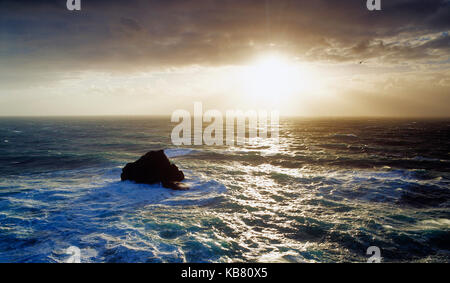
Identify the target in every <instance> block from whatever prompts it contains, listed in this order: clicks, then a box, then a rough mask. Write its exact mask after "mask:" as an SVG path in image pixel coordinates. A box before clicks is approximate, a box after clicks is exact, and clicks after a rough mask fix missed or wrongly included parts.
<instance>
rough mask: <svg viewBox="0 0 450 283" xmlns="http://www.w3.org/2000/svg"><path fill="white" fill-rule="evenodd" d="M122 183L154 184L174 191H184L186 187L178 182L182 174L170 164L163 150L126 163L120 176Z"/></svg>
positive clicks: (181, 178)
mask: <svg viewBox="0 0 450 283" xmlns="http://www.w3.org/2000/svg"><path fill="white" fill-rule="evenodd" d="M120 178H121V179H122V181H125V180H130V181H135V182H136V183H143V184H156V183H161V184H162V185H163V186H164V187H166V188H170V189H174V190H185V189H188V187H187V186H186V185H184V184H181V183H180V182H181V181H183V179H184V174H183V172H182V171H181V170H179V169H178V167H177V166H176V165H175V164H172V163H170V161H169V159H168V158H167V156H166V155H165V154H164V151H163V150H158V151H149V152H147V153H146V154H145V155H144V156H142V157H141V158H139V159H138V160H137V161H135V162H133V163H128V164H127V165H125V167H124V168H123V169H122V175H120Z"/></svg>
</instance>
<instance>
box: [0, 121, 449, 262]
mask: <svg viewBox="0 0 450 283" xmlns="http://www.w3.org/2000/svg"><path fill="white" fill-rule="evenodd" d="M173 126H174V124H171V123H169V118H33V119H32V118H14V119H13V118H1V119H0V261H1V262H62V261H65V260H66V259H67V257H68V255H67V254H66V253H65V251H66V249H67V248H68V247H70V246H76V247H79V248H80V250H81V261H82V262H236V261H239V262H241V261H243V262H336V261H337V262H365V261H366V260H367V258H368V256H367V255H366V250H367V248H368V247H369V246H378V247H379V248H380V249H381V255H382V257H383V260H384V261H388V262H392V261H393V262H401V261H407V262H411V261H420V262H449V261H450V254H449V249H450V213H449V212H450V210H449V207H450V202H449V200H450V190H449V179H450V174H449V169H450V158H449V154H450V144H449V143H450V141H449V135H450V121H449V120H382V119H372V120H371V119H359V120H358V119H322V120H320V119H282V120H281V125H280V143H279V144H273V143H271V142H270V141H264V140H262V141H260V142H259V143H258V146H235V147H226V146H223V147H212V146H192V147H175V146H173V145H172V144H171V143H170V132H171V130H172V128H173ZM160 148H164V149H166V154H167V155H168V156H170V157H171V159H172V161H173V162H174V163H176V164H177V165H178V166H179V167H180V168H181V169H182V170H183V171H184V172H185V175H186V178H187V180H186V182H188V183H190V186H191V190H189V191H171V190H168V189H164V188H162V187H160V186H158V185H153V186H148V185H139V184H134V183H131V182H120V173H121V168H122V167H123V166H124V165H125V164H126V163H127V162H131V161H134V160H136V159H137V158H139V157H140V156H141V155H142V154H144V153H145V152H147V151H149V150H154V149H160Z"/></svg>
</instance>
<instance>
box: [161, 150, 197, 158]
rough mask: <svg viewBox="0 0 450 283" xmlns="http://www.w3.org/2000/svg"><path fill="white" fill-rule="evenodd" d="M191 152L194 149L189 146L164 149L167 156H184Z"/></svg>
mask: <svg viewBox="0 0 450 283" xmlns="http://www.w3.org/2000/svg"><path fill="white" fill-rule="evenodd" d="M192 152H194V150H193V149H190V148H169V149H166V150H164V153H165V154H166V155H167V157H176V156H184V155H188V154H191V153H192Z"/></svg>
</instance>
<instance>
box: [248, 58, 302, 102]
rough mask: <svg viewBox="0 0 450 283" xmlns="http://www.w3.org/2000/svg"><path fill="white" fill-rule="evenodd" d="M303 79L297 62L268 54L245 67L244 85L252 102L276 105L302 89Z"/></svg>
mask: <svg viewBox="0 0 450 283" xmlns="http://www.w3.org/2000/svg"><path fill="white" fill-rule="evenodd" d="M305 79H306V75H305V72H304V70H302V68H301V66H300V65H299V64H298V63H297V62H295V61H294V60H289V59H288V57H285V56H282V55H280V54H268V55H263V56H260V57H258V58H257V59H256V60H254V61H253V62H252V63H251V64H249V65H248V66H247V67H246V71H245V74H244V85H245V91H246V92H247V95H248V96H250V98H251V99H252V100H255V101H258V102H267V103H271V104H278V103H279V102H282V101H287V100H289V98H290V97H291V96H293V95H295V94H297V93H299V92H300V91H301V90H302V89H304V86H305V85H306V84H307V81H306V80H305Z"/></svg>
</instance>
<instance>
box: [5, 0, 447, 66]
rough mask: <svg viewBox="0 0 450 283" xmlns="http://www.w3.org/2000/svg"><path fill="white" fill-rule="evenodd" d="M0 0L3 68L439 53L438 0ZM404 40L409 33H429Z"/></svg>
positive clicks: (443, 4) (441, 0) (442, 51)
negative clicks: (376, 7) (266, 55)
mask: <svg viewBox="0 0 450 283" xmlns="http://www.w3.org/2000/svg"><path fill="white" fill-rule="evenodd" d="M81 2H82V11H67V10H66V7H65V5H66V1H65V0H52V1H50V0H49V1H31V0H30V1H0V9H1V15H2V16H1V18H0V39H1V43H0V60H2V61H3V62H4V63H6V64H8V65H9V66H10V67H11V68H14V67H18V68H23V67H24V66H26V67H27V68H45V67H48V66H52V67H53V68H55V67H57V68H75V69H76V68H83V69H86V68H90V69H96V68H98V69H103V68H113V69H116V68H119V67H122V68H124V67H127V68H135V67H142V66H161V65H164V66H180V65H186V64H202V65H218V64H233V63H238V62H240V61H241V60H242V59H245V58H248V56H251V55H252V54H255V51H260V50H266V49H267V48H270V46H272V47H273V48H276V49H277V50H283V51H286V52H289V53H290V54H292V55H294V56H298V57H301V58H304V59H308V60H330V61H348V60H360V59H371V58H379V59H381V60H384V61H386V62H392V61H396V60H420V59H445V56H447V57H448V48H449V36H448V33H446V32H447V31H448V30H449V29H450V5H449V1H446V0H410V1H407V0H389V1H382V4H383V6H382V7H383V10H382V11H375V12H370V11H368V10H367V9H366V1H365V0H347V1H335V0H315V1H310V0H308V1H306V0H305V1H294V0H291V1H289V0H287V1H282V0H276V1H261V0H233V1H231V0H216V1H214V0H184V1H177V0H162V1H137V0H132V1H112V0H110V1H107V0H84V1H83V0H82V1H81ZM436 33H440V35H439V36H438V37H436V36H435V37H433V38H424V39H422V41H418V42H417V43H414V44H411V42H410V40H407V41H406V42H405V39H419V38H420V37H426V36H428V35H430V34H436Z"/></svg>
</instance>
